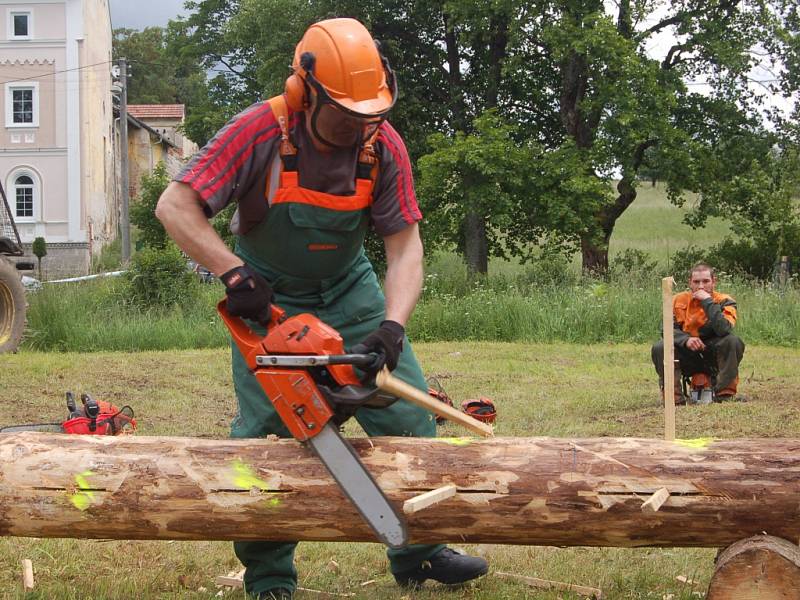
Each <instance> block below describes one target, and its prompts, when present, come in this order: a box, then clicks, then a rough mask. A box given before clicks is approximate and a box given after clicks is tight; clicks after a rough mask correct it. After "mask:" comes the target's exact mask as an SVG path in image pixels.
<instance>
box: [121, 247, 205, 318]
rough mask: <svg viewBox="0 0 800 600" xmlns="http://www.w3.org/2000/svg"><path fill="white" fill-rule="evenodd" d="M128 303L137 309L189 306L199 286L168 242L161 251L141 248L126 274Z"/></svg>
mask: <svg viewBox="0 0 800 600" xmlns="http://www.w3.org/2000/svg"><path fill="white" fill-rule="evenodd" d="M125 280H126V286H125V289H124V292H123V293H125V295H126V296H127V299H128V301H130V302H131V303H132V304H134V305H135V306H137V307H139V308H144V309H148V308H169V307H172V306H173V305H176V304H179V305H183V304H188V303H190V302H192V301H193V300H194V299H195V297H196V295H197V291H198V290H197V288H198V283H197V280H196V279H195V277H194V276H193V275H192V274H191V273H189V272H188V271H187V269H186V258H184V256H183V255H182V254H181V252H180V250H178V248H177V247H176V246H175V245H174V244H172V243H171V242H170V243H169V244H167V245H166V246H165V247H164V248H143V249H142V250H140V251H139V252H137V253H136V254H135V255H134V256H133V259H132V260H131V266H130V269H129V270H128V272H127V273H126V274H125Z"/></svg>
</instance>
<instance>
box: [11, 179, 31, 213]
mask: <svg viewBox="0 0 800 600" xmlns="http://www.w3.org/2000/svg"><path fill="white" fill-rule="evenodd" d="M14 191H15V195H16V197H17V216H18V217H22V218H25V217H29V218H31V219H32V218H33V179H31V178H30V177H28V176H27V175H20V176H19V177H17V180H16V181H15V182H14Z"/></svg>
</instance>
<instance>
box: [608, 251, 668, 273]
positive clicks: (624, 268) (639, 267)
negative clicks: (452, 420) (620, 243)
mask: <svg viewBox="0 0 800 600" xmlns="http://www.w3.org/2000/svg"><path fill="white" fill-rule="evenodd" d="M657 268H658V263H657V262H656V261H654V260H650V255H649V254H648V253H647V252H645V251H643V250H638V249H635V248H626V249H625V250H623V251H622V252H620V253H619V254H617V255H616V256H615V257H614V258H612V259H611V269H610V270H611V277H612V278H613V279H615V280H617V281H631V280H633V281H647V280H651V279H654V278H655V275H656V270H657Z"/></svg>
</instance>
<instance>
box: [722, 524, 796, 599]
mask: <svg viewBox="0 0 800 600" xmlns="http://www.w3.org/2000/svg"><path fill="white" fill-rule="evenodd" d="M706 599H707V600H800V548H798V547H797V546H796V545H794V544H792V543H791V542H787V541H786V540H784V539H781V538H778V537H773V536H770V535H757V536H753V537H749V538H746V539H743V540H739V541H738V542H736V543H734V544H732V545H731V546H728V548H726V549H725V550H723V551H722V552H720V554H719V555H718V556H717V560H716V568H715V570H714V575H713V577H712V578H711V583H710V584H709V587H708V593H707V594H706Z"/></svg>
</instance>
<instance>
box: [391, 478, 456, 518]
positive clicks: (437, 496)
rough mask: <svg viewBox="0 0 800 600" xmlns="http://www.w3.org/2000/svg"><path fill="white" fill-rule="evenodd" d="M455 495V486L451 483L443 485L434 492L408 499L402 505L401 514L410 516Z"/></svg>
mask: <svg viewBox="0 0 800 600" xmlns="http://www.w3.org/2000/svg"><path fill="white" fill-rule="evenodd" d="M455 495H456V486H454V485H453V484H452V483H451V484H450V485H445V486H442V487H440V488H436V489H435V490H431V491H430V492H425V493H424V494H420V495H419V496H414V497H413V498H409V499H408V500H406V501H405V502H404V503H403V512H404V513H406V514H407V515H410V514H411V513H415V512H417V511H418V510H422V509H423V508H428V507H429V506H431V505H433V504H438V503H439V502H441V501H442V500H447V499H448V498H452V497H453V496H455Z"/></svg>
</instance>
